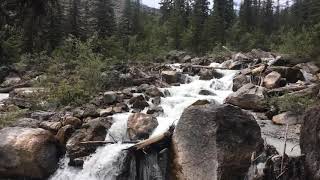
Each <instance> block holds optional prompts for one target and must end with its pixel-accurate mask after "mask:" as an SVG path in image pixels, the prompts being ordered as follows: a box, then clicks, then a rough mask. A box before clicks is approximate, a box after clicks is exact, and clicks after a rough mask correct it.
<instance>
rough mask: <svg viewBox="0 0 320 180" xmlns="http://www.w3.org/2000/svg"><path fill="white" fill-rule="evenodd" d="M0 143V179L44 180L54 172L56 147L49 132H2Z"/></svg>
mask: <svg viewBox="0 0 320 180" xmlns="http://www.w3.org/2000/svg"><path fill="white" fill-rule="evenodd" d="M0 139H1V142H0V157H1V158H0V177H9V178H10V177H11V178H19V177H22V178H27V179H31V178H34V179H45V178H47V177H48V176H49V175H50V174H52V173H53V172H54V171H55V170H56V169H57V167H58V161H59V157H60V152H59V147H58V146H59V145H58V143H57V141H56V140H55V138H54V136H53V135H52V134H51V133H50V132H49V131H46V130H43V129H40V128H37V129H33V128H21V127H11V128H4V129H1V130H0Z"/></svg>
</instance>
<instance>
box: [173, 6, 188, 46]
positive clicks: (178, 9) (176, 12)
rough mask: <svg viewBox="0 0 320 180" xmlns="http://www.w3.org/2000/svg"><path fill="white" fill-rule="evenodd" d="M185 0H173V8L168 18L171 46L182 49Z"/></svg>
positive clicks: (184, 27)
mask: <svg viewBox="0 0 320 180" xmlns="http://www.w3.org/2000/svg"><path fill="white" fill-rule="evenodd" d="M185 4H186V3H185V0H173V8H172V11H171V13H170V18H169V35H170V38H171V39H172V42H171V46H172V47H173V48H175V49H182V35H183V33H184V31H185V29H186V27H187V17H186V9H185Z"/></svg>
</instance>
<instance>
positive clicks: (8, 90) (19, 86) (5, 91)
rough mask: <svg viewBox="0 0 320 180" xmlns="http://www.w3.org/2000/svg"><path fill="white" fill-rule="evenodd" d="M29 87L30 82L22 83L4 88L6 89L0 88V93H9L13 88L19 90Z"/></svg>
mask: <svg viewBox="0 0 320 180" xmlns="http://www.w3.org/2000/svg"><path fill="white" fill-rule="evenodd" d="M28 86H30V81H27V82H23V83H20V84H17V85H14V86H10V87H6V88H0V93H9V92H10V91H12V90H14V89H15V88H21V87H28Z"/></svg>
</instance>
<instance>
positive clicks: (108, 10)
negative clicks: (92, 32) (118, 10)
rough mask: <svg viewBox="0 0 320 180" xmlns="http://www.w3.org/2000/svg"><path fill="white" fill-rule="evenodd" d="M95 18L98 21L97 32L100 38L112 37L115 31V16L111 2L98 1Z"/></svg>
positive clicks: (109, 0)
mask: <svg viewBox="0 0 320 180" xmlns="http://www.w3.org/2000/svg"><path fill="white" fill-rule="evenodd" d="M97 1H98V2H97V4H96V9H95V16H96V19H97V26H96V30H97V32H98V34H99V36H100V37H108V36H111V35H112V34H113V33H114V31H115V26H116V23H115V15H114V11H113V4H112V2H111V0H97Z"/></svg>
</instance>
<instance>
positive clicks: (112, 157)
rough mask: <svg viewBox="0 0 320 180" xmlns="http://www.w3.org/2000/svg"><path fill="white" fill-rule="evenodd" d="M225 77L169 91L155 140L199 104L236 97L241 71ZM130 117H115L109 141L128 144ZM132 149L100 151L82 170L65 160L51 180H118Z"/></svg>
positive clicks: (226, 73)
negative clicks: (234, 84) (235, 80)
mask: <svg viewBox="0 0 320 180" xmlns="http://www.w3.org/2000/svg"><path fill="white" fill-rule="evenodd" d="M169 66H170V67H172V68H173V69H175V70H176V71H179V72H181V69H179V68H180V64H173V65H169ZM217 71H218V72H219V73H222V74H223V75H224V76H223V77H222V78H221V79H212V80H208V81H205V80H199V77H198V76H195V77H189V78H190V79H191V82H190V83H189V84H181V85H180V86H173V87H170V88H163V89H161V90H162V91H164V90H168V91H169V92H170V94H171V96H169V97H165V98H161V103H160V106H161V107H162V108H163V110H164V113H163V114H162V115H160V116H159V117H157V120H158V124H159V125H158V126H157V128H156V129H155V130H154V132H153V133H152V135H151V136H156V135H159V134H161V133H163V132H165V131H167V130H168V128H169V127H170V126H171V125H172V124H176V123H177V122H178V120H179V118H180V116H181V115H182V113H183V111H184V109H185V108H187V107H188V106H190V105H191V104H193V103H194V102H195V101H197V100H209V101H216V103H223V101H224V99H225V98H226V97H227V96H228V95H229V94H230V93H232V80H233V77H234V75H235V74H236V72H237V71H232V70H217ZM200 90H209V91H211V92H213V93H214V95H208V96H207V95H206V96H205V95H199V92H200ZM129 115H130V113H123V114H117V115H114V116H113V119H114V124H113V125H112V127H111V128H110V129H109V132H108V135H107V136H106V140H107V141H112V140H113V139H114V140H116V141H125V140H126V139H127V133H126V131H127V119H128V116H129ZM130 146H132V145H128V144H121V143H119V144H112V145H106V146H104V147H101V148H98V149H97V151H96V152H95V153H94V154H93V155H92V156H91V157H89V158H88V159H87V160H86V161H85V162H84V166H83V169H82V170H78V169H76V168H72V167H68V166H67V164H66V163H67V162H68V159H67V158H64V159H63V160H62V165H61V166H60V169H59V170H58V171H57V172H56V173H55V174H54V175H53V176H52V177H51V180H71V179H77V180H114V179H115V178H116V176H117V175H118V173H119V172H120V170H121V164H122V160H123V158H124V157H125V151H123V149H126V148H128V147H130Z"/></svg>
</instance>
